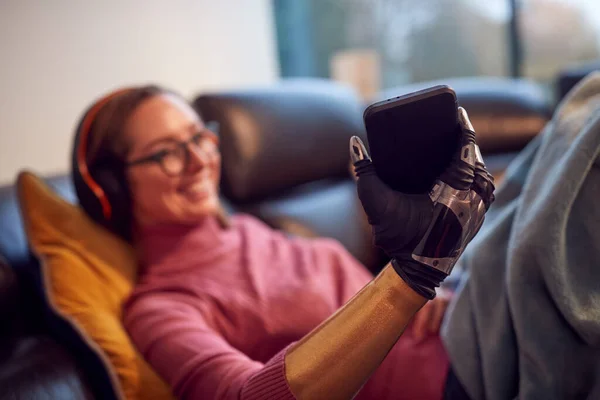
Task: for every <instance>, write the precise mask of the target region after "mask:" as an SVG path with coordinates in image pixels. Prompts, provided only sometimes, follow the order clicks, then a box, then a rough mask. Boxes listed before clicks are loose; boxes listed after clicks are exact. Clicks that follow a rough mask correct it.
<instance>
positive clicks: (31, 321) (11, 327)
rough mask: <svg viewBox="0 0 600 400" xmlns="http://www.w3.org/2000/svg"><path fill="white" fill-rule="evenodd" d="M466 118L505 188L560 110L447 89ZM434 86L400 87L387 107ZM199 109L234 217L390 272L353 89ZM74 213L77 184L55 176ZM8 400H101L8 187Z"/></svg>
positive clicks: (508, 91) (522, 86)
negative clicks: (49, 308)
mask: <svg viewBox="0 0 600 400" xmlns="http://www.w3.org/2000/svg"><path fill="white" fill-rule="evenodd" d="M444 83H449V84H450V85H451V86H453V87H454V88H455V89H456V91H457V93H458V98H459V102H460V103H461V105H463V106H464V107H465V108H466V109H467V110H468V112H469V115H470V116H471V118H472V119H473V121H474V124H475V128H476V130H477V131H478V136H479V138H480V139H479V140H480V143H481V147H482V151H483V154H484V158H485V159H486V162H487V164H488V167H489V169H490V170H491V171H492V173H494V174H495V175H496V176H497V178H501V175H502V172H503V170H504V168H505V167H506V165H507V164H508V163H509V162H510V160H511V159H512V158H513V157H514V155H515V154H516V153H517V152H518V151H519V150H520V149H521V148H523V146H525V145H526V144H527V143H528V142H529V140H531V138H532V137H534V136H535V135H536V134H538V132H539V131H540V129H541V128H542V127H543V125H544V123H545V122H546V121H547V120H548V118H549V117H550V115H551V112H552V106H551V104H553V102H554V99H551V98H549V97H548V96H547V95H546V94H545V93H546V92H544V91H543V90H542V89H540V87H538V86H537V85H536V84H534V83H532V82H527V81H512V80H506V79H491V78H490V79H483V78H481V79H458V80H446V81H444ZM430 84H432V83H423V84H419V85H413V86H409V87H401V88H394V89H390V90H386V91H385V92H383V93H381V94H380V96H379V98H385V97H390V96H394V95H398V94H402V93H405V92H407V91H410V90H413V89H415V88H418V87H424V86H428V85H430ZM193 104H194V106H195V107H196V109H197V110H198V111H199V113H200V114H201V115H202V116H203V118H204V119H206V120H217V121H219V123H220V135H221V140H222V155H223V179H222V194H223V198H224V201H225V204H226V206H227V208H228V209H229V210H230V211H232V212H233V211H242V212H247V213H251V214H254V215H256V216H258V217H259V218H261V219H263V220H264V221H266V222H267V223H268V224H270V225H271V226H273V227H275V228H278V229H283V230H285V231H287V232H290V233H292V234H299V235H309V236H310V235H323V236H330V237H334V238H336V239H338V240H340V241H341V242H342V243H343V244H344V245H345V246H346V247H347V248H348V249H350V251H351V252H352V253H353V254H354V255H355V256H356V257H357V258H358V259H359V260H361V261H362V262H363V263H365V265H367V266H368V267H369V268H370V269H371V270H372V271H373V272H374V273H376V272H377V271H378V270H379V268H380V267H381V266H382V265H383V263H384V262H385V261H386V260H385V257H384V256H383V255H382V254H381V253H379V252H378V251H377V250H376V249H374V248H373V247H372V246H371V243H370V233H369V230H368V226H367V224H366V222H365V220H364V217H363V215H362V211H361V209H360V205H359V203H358V201H357V199H356V196H355V187H354V182H353V181H352V179H351V177H350V175H349V160H348V139H349V138H350V136H351V135H354V134H357V135H359V136H361V137H363V138H365V134H364V131H363V124H362V112H363V110H364V107H365V106H366V104H364V103H362V102H360V101H359V100H358V99H357V98H356V97H355V96H354V95H353V93H352V92H350V91H349V90H348V89H346V88H344V87H341V86H337V85H335V84H332V83H331V82H327V81H320V80H295V81H289V82H287V83H281V84H278V85H275V86H274V87H269V88H256V89H247V90H243V91H229V92H219V93H204V94H202V95H200V96H198V97H197V98H196V99H194V103H193ZM47 182H48V183H49V184H50V185H51V186H52V187H53V188H54V189H55V190H56V191H57V192H58V193H60V194H61V195H62V196H63V197H65V198H66V199H67V200H69V201H71V202H76V199H75V195H74V191H73V187H72V186H71V181H70V178H69V176H68V175H62V176H52V177H47ZM0 255H1V256H2V259H3V262H1V263H0V321H1V322H0V338H1V341H0V399H4V398H10V399H85V398H97V397H96V396H95V394H97V393H98V391H97V385H98V382H96V381H95V376H94V373H93V371H90V369H89V368H87V364H85V363H82V362H81V360H82V357H83V355H82V354H81V352H80V349H78V348H77V347H75V346H72V345H71V342H70V341H69V340H68V339H65V338H61V337H57V336H56V335H55V334H54V333H53V330H52V329H50V328H49V327H48V325H47V324H46V320H45V318H44V317H43V312H42V309H43V308H44V307H43V302H42V299H41V298H40V296H39V294H38V291H37V290H36V287H37V285H38V284H39V279H40V277H39V276H38V275H36V273H35V268H33V267H34V266H35V265H36V263H37V261H36V259H35V257H33V256H32V255H31V254H30V252H29V249H28V246H27V242H26V238H25V235H24V232H23V229H22V224H21V219H20V214H19V209H18V204H17V199H16V193H15V188H14V187H13V186H12V185H9V186H5V187H2V188H0Z"/></svg>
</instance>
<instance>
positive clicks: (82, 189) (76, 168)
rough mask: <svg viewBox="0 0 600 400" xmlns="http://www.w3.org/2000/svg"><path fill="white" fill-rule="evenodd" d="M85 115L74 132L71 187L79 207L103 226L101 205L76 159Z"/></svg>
mask: <svg viewBox="0 0 600 400" xmlns="http://www.w3.org/2000/svg"><path fill="white" fill-rule="evenodd" d="M86 114H87V111H86V113H84V116H83V117H82V118H81V120H80V121H79V123H78V124H77V130H76V131H75V132H76V133H77V134H76V135H75V140H74V143H73V151H72V153H71V171H72V172H71V174H72V177H71V179H72V180H73V186H74V187H75V193H76V194H77V199H78V200H79V205H80V206H81V207H82V208H83V210H84V211H85V212H86V213H87V214H88V215H89V216H90V217H91V218H92V219H93V220H94V221H96V222H98V223H101V224H104V213H103V211H102V204H101V203H100V200H99V199H98V197H97V196H96V194H95V193H94V192H93V190H92V188H90V187H89V186H88V185H87V183H86V181H85V179H84V177H83V174H82V172H81V169H80V165H79V159H78V156H79V154H78V153H79V148H80V146H81V126H82V124H83V120H84V119H85V115H86Z"/></svg>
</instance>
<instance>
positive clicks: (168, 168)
mask: <svg viewBox="0 0 600 400" xmlns="http://www.w3.org/2000/svg"><path fill="white" fill-rule="evenodd" d="M161 165H162V167H163V169H164V170H165V172H166V173H167V174H169V175H177V174H179V173H181V171H183V167H184V166H185V150H184V149H182V148H181V147H174V148H173V149H172V150H170V151H169V152H168V153H166V154H165V156H164V157H163V158H162V160H161Z"/></svg>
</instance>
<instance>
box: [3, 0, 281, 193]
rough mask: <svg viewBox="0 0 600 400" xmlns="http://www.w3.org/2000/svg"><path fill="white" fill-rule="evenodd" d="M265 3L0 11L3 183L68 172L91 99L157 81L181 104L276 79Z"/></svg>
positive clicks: (189, 1) (56, 5) (12, 2)
mask: <svg viewBox="0 0 600 400" xmlns="http://www.w3.org/2000/svg"><path fill="white" fill-rule="evenodd" d="M271 7H272V5H271V2H270V0H244V1H240V0H219V1H211V0H177V1H162V0H130V1H118V0H104V1H83V2H81V1H70V0H52V1H46V0H7V1H2V2H0V50H1V53H0V54H1V55H2V63H1V64H0V87H1V88H2V90H1V91H0V104H2V107H0V132H1V133H0V183H1V184H6V183H12V182H13V181H14V179H15V177H16V174H17V172H18V171H19V170H21V169H23V168H29V169H31V170H33V171H35V172H38V173H40V174H43V175H49V174H55V173H64V172H67V171H68V170H69V155H70V148H71V141H72V136H73V130H74V129H75V124H76V123H77V119H78V118H79V117H80V115H81V113H82V112H83V111H84V108H85V107H87V106H88V104H90V103H91V102H92V101H93V100H94V99H95V98H96V96H99V95H100V94H102V93H104V92H105V91H107V90H110V89H112V88H115V87H117V86H119V85H125V84H136V83H144V82H158V83H161V84H164V85H166V86H169V87H172V88H173V89H175V90H179V91H181V92H182V93H183V94H184V95H187V96H192V95H195V94H197V93H198V92H200V91H204V90H211V89H214V90H217V89H224V88H239V87H245V86H247V85H262V84H268V83H271V82H273V81H275V80H276V79H277V77H278V76H279V72H278V62H277V55H276V47H275V32H274V22H273V13H272V9H271Z"/></svg>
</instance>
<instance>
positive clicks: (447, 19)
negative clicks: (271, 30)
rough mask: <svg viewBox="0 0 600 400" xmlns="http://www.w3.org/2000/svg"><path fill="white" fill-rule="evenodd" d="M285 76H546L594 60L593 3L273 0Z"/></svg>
mask: <svg viewBox="0 0 600 400" xmlns="http://www.w3.org/2000/svg"><path fill="white" fill-rule="evenodd" d="M274 9H275V16H276V26H277V35H278V50H279V56H280V65H281V73H282V75H283V76H284V77H294V76H314V77H331V78H334V79H339V80H345V81H350V82H351V83H353V84H355V85H358V86H359V88H360V90H361V92H362V93H363V94H364V95H366V96H368V95H369V94H370V93H373V92H376V91H377V90H380V89H384V88H389V87H393V86H397V85H403V84H406V83H411V82H420V81H427V80H434V79H440V78H447V77H461V76H526V77H531V78H534V79H538V80H541V81H544V80H550V79H552V78H553V77H554V76H555V74H556V73H557V72H558V71H559V70H560V69H561V68H564V67H565V66H568V65H571V64H573V63H576V62H583V61H588V60H593V59H596V58H600V45H599V39H600V2H599V1H598V0H521V1H517V0H486V1H481V0H419V1H414V0H302V1H295V0H293V1H290V0H274Z"/></svg>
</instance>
